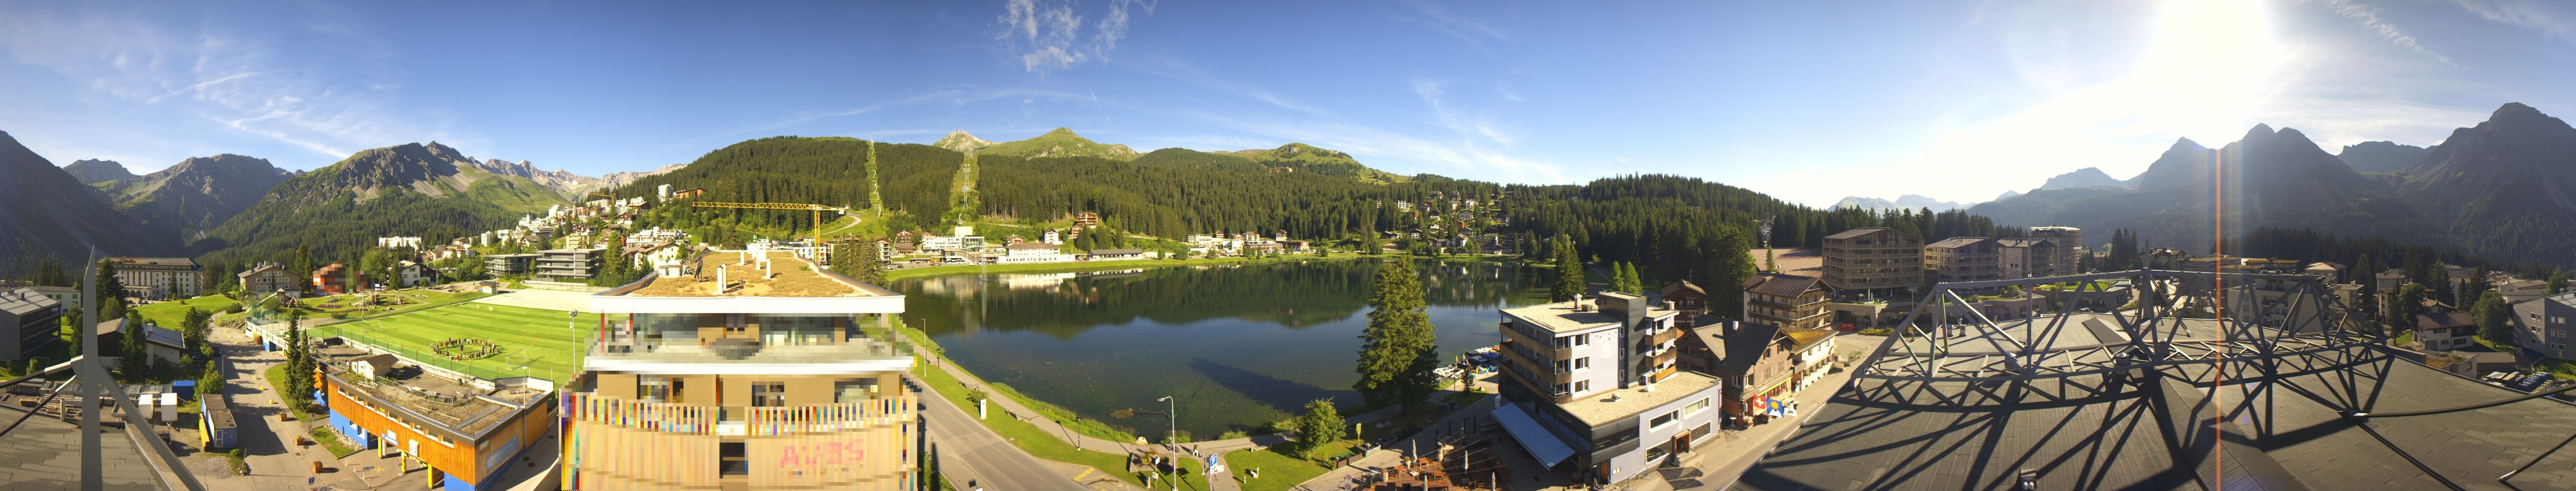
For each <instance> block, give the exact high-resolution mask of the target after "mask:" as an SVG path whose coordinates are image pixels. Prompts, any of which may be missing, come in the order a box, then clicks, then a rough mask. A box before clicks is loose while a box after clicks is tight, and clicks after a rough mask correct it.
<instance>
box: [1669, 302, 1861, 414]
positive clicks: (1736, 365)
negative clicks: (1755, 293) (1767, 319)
mask: <svg viewBox="0 0 2576 491" xmlns="http://www.w3.org/2000/svg"><path fill="white" fill-rule="evenodd" d="M1701 329H1713V330H1718V331H1719V333H1718V334H1717V339H1716V340H1717V341H1718V342H1721V343H1723V346H1722V348H1723V349H1717V348H1720V347H1716V346H1713V347H1712V350H1711V351H1712V352H1721V353H1723V357H1722V358H1719V359H1717V360H1715V361H1714V363H1715V365H1716V367H1717V369H1716V372H1715V373H1714V375H1716V376H1717V379H1718V380H1719V381H1721V383H1722V384H1723V385H1724V387H1725V389H1724V393H1725V398H1724V400H1725V404H1724V405H1723V406H1722V410H1723V412H1724V413H1725V415H1726V418H1727V420H1728V421H1729V422H1732V423H1734V424H1736V425H1739V426H1750V425H1757V424H1762V423H1766V422H1769V421H1771V419H1773V418H1778V417H1783V416H1791V415H1796V414H1797V412H1798V410H1799V409H1801V408H1799V407H1798V401H1797V397H1796V396H1797V395H1798V392H1799V391H1802V390H1806V389H1807V386H1808V385H1810V384H1814V383H1816V380H1817V379H1820V378H1823V377H1824V375H1825V372H1827V371H1830V370H1831V368H1832V360H1833V353H1834V333H1833V331H1827V330H1823V329H1797V328H1783V327H1776V326H1770V325H1765V324H1757V323H1750V322H1728V323H1725V324H1720V325H1713V326H1703V327H1701ZM1703 342H1706V341H1703ZM1704 361H1705V360H1704Z"/></svg>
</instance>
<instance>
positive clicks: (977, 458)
mask: <svg viewBox="0 0 2576 491" xmlns="http://www.w3.org/2000/svg"><path fill="white" fill-rule="evenodd" d="M915 383H916V384H919V382H915ZM921 400H922V401H923V402H922V405H923V408H922V411H921V413H922V415H923V418H924V419H926V420H928V422H929V430H928V431H929V432H930V433H929V435H930V443H931V444H932V445H935V446H937V447H938V448H939V471H940V474H943V475H946V476H947V477H948V481H949V484H950V485H953V486H956V487H957V489H960V490H972V489H975V488H971V487H968V486H967V482H968V481H974V483H975V484H977V485H978V487H981V488H983V490H984V491H1017V490H1024V489H1054V490H1068V489H1085V488H1083V486H1082V484H1080V483H1076V482H1074V481H1073V479H1071V478H1067V477H1065V476H1064V475H1062V474H1057V473H1055V472H1053V471H1050V470H1048V467H1047V466H1045V465H1042V464H1040V463H1039V462H1038V459H1037V458H1036V457H1031V456H1029V453H1028V452H1027V451H1023V450H1020V447H1016V446H1012V445H1011V442H1008V441H1004V440H1002V435H1000V434H996V433H993V430H992V429H991V428H986V427H984V425H983V424H980V423H977V422H975V417H974V416H973V415H969V414H966V411H965V410H963V409H959V408H958V407H957V405H956V404H955V403H952V402H949V401H948V398H945V397H940V396H939V394H936V393H932V392H931V391H929V390H927V389H925V390H923V391H922V395H921Z"/></svg>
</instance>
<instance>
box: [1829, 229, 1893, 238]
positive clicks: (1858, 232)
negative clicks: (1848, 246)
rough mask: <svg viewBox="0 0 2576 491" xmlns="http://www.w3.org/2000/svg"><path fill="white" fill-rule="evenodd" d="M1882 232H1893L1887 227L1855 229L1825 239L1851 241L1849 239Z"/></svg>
mask: <svg viewBox="0 0 2576 491" xmlns="http://www.w3.org/2000/svg"><path fill="white" fill-rule="evenodd" d="M1881 230H1891V229H1889V228H1887V227H1869V228H1855V229H1851V230H1844V231H1842V233H1838V234H1833V235H1827V236H1825V238H1827V239H1849V238H1853V237H1859V236H1863V235H1869V234H1873V233H1878V231H1881Z"/></svg>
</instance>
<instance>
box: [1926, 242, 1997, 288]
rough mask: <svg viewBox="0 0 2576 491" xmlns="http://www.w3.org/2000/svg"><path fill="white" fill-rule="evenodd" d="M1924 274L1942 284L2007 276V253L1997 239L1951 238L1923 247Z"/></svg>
mask: <svg viewBox="0 0 2576 491" xmlns="http://www.w3.org/2000/svg"><path fill="white" fill-rule="evenodd" d="M1923 273H1924V274H1926V275H1929V276H1931V277H1932V281H1935V282H1940V283H1956V282H1961V281H1986V280H1994V279H2001V278H2002V277H2003V251H2002V249H2001V246H2000V244H1998V243H1996V242H1995V239H1989V238H1985V237H1951V238H1947V239H1942V240H1941V241H1939V242H1933V243H1931V244H1929V245H1925V246H1923Z"/></svg>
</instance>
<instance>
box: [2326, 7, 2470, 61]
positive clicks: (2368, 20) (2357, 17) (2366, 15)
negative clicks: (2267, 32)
mask: <svg viewBox="0 0 2576 491" xmlns="http://www.w3.org/2000/svg"><path fill="white" fill-rule="evenodd" d="M2300 1H2301V2H2303V3H2316V4H2322V5H2325V6H2326V8H2329V9H2333V10H2334V13H2335V15H2341V16H2343V18H2346V19H2351V20H2352V21H2353V22H2357V23H2360V24H2361V27H2362V28H2363V29H2369V30H2370V31H2371V32H2372V33H2375V34H2378V35H2379V38H2380V39H2386V40H2388V44H2394V45H2397V47H2400V48H2406V50H2407V51H2412V52H2414V53H2415V54H2419V55H2425V56H2431V57H2433V59H2436V60H2441V61H2442V63H2445V64H2448V63H2451V57H2449V56H2443V55H2442V54H2441V53H2438V52H2435V51H2433V50H2432V49H2431V48H2425V47H2424V45H2423V43H2421V42H2418V41H2416V40H2415V35H2414V34H2411V33H2408V32H2406V29H2405V28H2401V27H2397V25H2396V24H2391V23H2389V22H2388V21H2386V20H2381V19H2380V18H2379V13H2380V10H2379V7H2372V6H2369V5H2362V4H2360V3H2358V2H2354V1H2353V0H2300Z"/></svg>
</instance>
